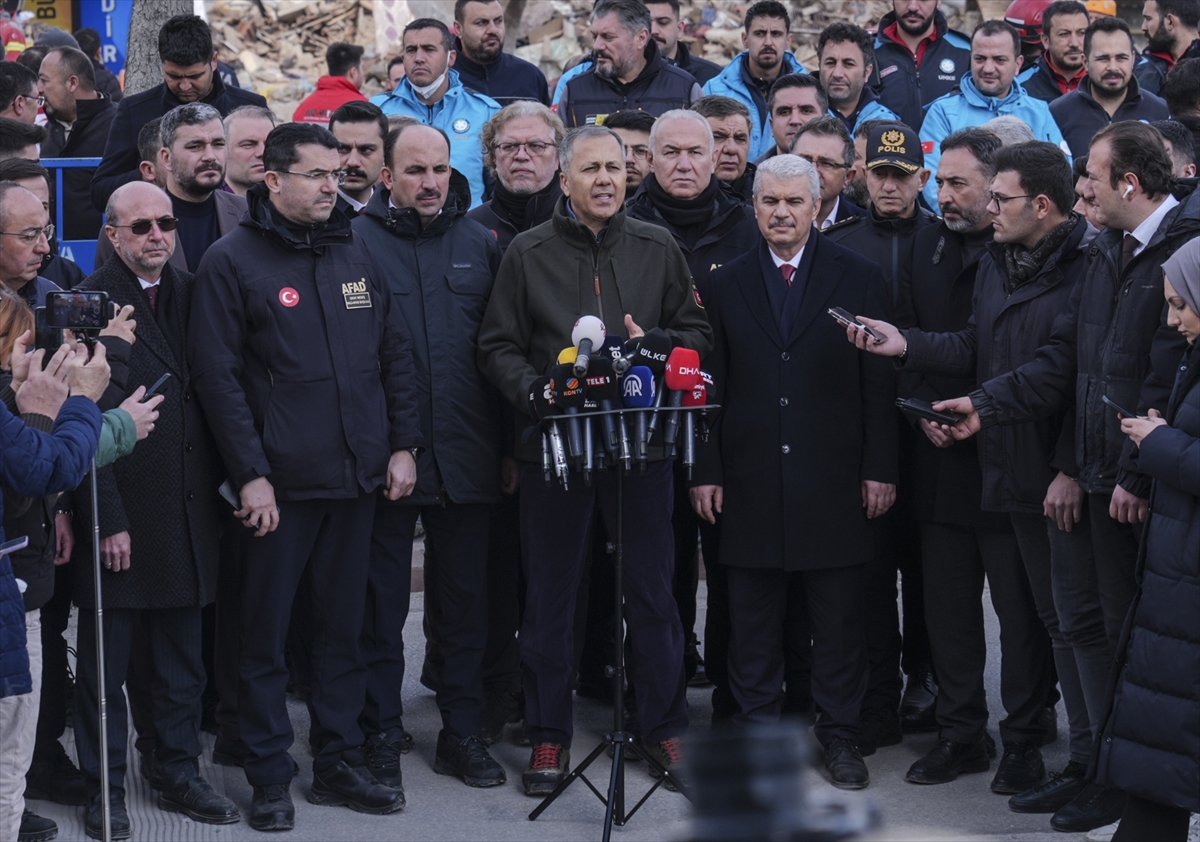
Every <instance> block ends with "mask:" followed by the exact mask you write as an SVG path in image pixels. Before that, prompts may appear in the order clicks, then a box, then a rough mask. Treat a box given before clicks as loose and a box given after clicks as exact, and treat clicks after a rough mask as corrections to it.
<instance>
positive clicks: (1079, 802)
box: [1050, 783, 1125, 833]
mask: <svg viewBox="0 0 1200 842" xmlns="http://www.w3.org/2000/svg"><path fill="white" fill-rule="evenodd" d="M1124 812H1125V793H1124V792H1122V791H1121V790H1119V789H1113V788H1111V787H1107V786H1102V785H1101V784H1098V783H1090V784H1088V785H1087V786H1086V787H1084V788H1083V792H1081V793H1079V795H1077V796H1075V800H1074V801H1072V802H1071V803H1070V804H1068V805H1067V806H1065V807H1063V808H1062V809H1060V810H1059V811H1058V812H1056V813H1055V814H1054V817H1053V818H1052V819H1050V826H1051V827H1052V828H1054V829H1055V830H1057V831H1059V832H1061V833H1086V832H1087V831H1089V830H1093V829H1095V828H1097V827H1103V826H1104V825H1106V824H1112V823H1113V822H1115V821H1120V819H1121V814H1122V813H1124Z"/></svg>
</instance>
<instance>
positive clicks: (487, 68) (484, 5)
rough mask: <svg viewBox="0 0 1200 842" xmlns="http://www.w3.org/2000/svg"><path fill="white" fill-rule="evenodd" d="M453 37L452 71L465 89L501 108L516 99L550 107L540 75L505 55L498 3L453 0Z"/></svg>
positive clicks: (544, 79)
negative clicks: (454, 54) (497, 104)
mask: <svg viewBox="0 0 1200 842" xmlns="http://www.w3.org/2000/svg"><path fill="white" fill-rule="evenodd" d="M454 35H455V42H454V51H455V53H456V54H457V58H455V60H454V69H455V70H457V71H458V73H459V76H460V77H461V78H462V82H463V84H464V85H466V86H467V87H468V88H470V89H471V90H473V91H478V92H479V93H481V94H483V95H484V96H489V97H491V98H492V99H494V100H496V102H498V103H500V104H501V105H508V104H510V103H512V102H516V101H517V100H519V99H527V100H532V101H534V102H540V103H542V105H549V104H550V89H549V87H548V86H547V85H546V76H545V75H544V74H543V73H542V71H541V70H539V69H538V68H537V66H536V65H533V64H530V63H529V62H527V61H525V59H523V58H518V57H517V56H514V55H509V54H508V53H506V52H504V8H503V7H502V6H501V5H500V2H499V0H455V3H454Z"/></svg>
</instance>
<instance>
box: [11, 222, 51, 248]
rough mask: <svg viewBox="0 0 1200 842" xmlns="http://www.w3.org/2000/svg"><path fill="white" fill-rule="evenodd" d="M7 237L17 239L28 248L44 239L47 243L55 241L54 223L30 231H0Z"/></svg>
mask: <svg viewBox="0 0 1200 842" xmlns="http://www.w3.org/2000/svg"><path fill="white" fill-rule="evenodd" d="M0 234H3V235H4V236H6V237H16V238H17V239H18V240H20V241H21V242H23V243H24V244H25V245H27V246H32V245H36V244H37V241H38V240H40V239H41V238H42V237H45V238H46V241H47V242H49V241H50V240H52V239H54V223H53V222H52V223H50V224H49V225H47V226H46V227H45V228H30V229H29V230H28V231H0Z"/></svg>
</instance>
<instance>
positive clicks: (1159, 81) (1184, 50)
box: [1134, 0, 1200, 114]
mask: <svg viewBox="0 0 1200 842" xmlns="http://www.w3.org/2000/svg"><path fill="white" fill-rule="evenodd" d="M1197 27H1200V2H1197V0H1145V2H1143V3H1142V34H1143V35H1145V36H1146V50H1145V52H1143V53H1142V60H1141V61H1139V62H1138V64H1137V67H1136V68H1135V69H1134V75H1135V76H1137V80H1138V84H1139V85H1140V86H1141V89H1142V90H1143V91H1146V92H1147V93H1152V94H1157V93H1160V92H1161V91H1162V89H1163V86H1164V85H1165V84H1166V79H1167V76H1168V74H1170V72H1171V70H1172V69H1174V67H1175V65H1176V64H1178V63H1179V62H1181V61H1183V60H1185V59H1189V58H1200V33H1197ZM1171 113H1172V114H1174V113H1175V112H1174V111H1172V112H1171Z"/></svg>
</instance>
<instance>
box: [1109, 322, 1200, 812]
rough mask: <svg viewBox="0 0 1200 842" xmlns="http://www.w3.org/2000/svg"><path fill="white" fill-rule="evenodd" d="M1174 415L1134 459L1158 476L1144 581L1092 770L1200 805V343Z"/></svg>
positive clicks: (1173, 404) (1145, 794)
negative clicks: (1166, 425)
mask: <svg viewBox="0 0 1200 842" xmlns="http://www.w3.org/2000/svg"><path fill="white" fill-rule="evenodd" d="M1177 368H1178V377H1177V378H1176V381H1175V389H1174V392H1173V393H1172V395H1171V400H1170V404H1169V406H1168V408H1167V413H1166V418H1167V423H1168V424H1169V425H1170V426H1168V427H1160V428H1159V429H1157V430H1155V431H1154V432H1152V433H1151V434H1150V435H1148V436H1146V438H1144V439H1143V440H1142V446H1141V448H1140V449H1139V450H1137V451H1135V456H1134V458H1133V461H1134V462H1136V464H1137V468H1138V470H1139V471H1141V472H1142V473H1144V474H1146V475H1148V476H1150V477H1152V478H1153V479H1154V486H1153V490H1152V491H1151V496H1150V514H1149V517H1148V519H1147V520H1146V528H1145V530H1144V532H1143V537H1142V547H1141V556H1140V559H1139V563H1138V581H1139V588H1138V593H1137V596H1136V597H1135V598H1134V602H1133V607H1132V610H1131V612H1130V619H1129V620H1127V621H1126V624H1125V631H1124V633H1123V634H1122V639H1121V644H1120V646H1119V647H1118V649H1117V651H1118V653H1119V655H1118V660H1117V670H1116V673H1115V679H1114V686H1113V692H1112V694H1111V698H1110V704H1109V708H1108V711H1107V716H1106V718H1105V721H1104V725H1103V726H1102V727H1101V729H1100V743H1099V748H1098V750H1097V751H1096V753H1095V759H1094V760H1093V769H1092V772H1093V774H1094V775H1095V776H1096V780H1097V781H1100V782H1102V783H1105V784H1108V785H1109V786H1115V787H1119V788H1121V789H1123V790H1125V791H1126V792H1129V793H1132V794H1133V795H1137V796H1141V797H1142V798H1147V799H1149V800H1151V801H1156V802H1159V803H1165V804H1170V805H1173V806H1176V807H1181V808H1183V809H1185V810H1190V811H1191V812H1193V813H1195V812H1200V349H1197V348H1196V346H1194V345H1193V346H1192V347H1191V348H1190V349H1189V350H1188V352H1187V354H1186V355H1185V356H1184V358H1183V360H1182V362H1180V363H1179V365H1178V366H1177Z"/></svg>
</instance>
